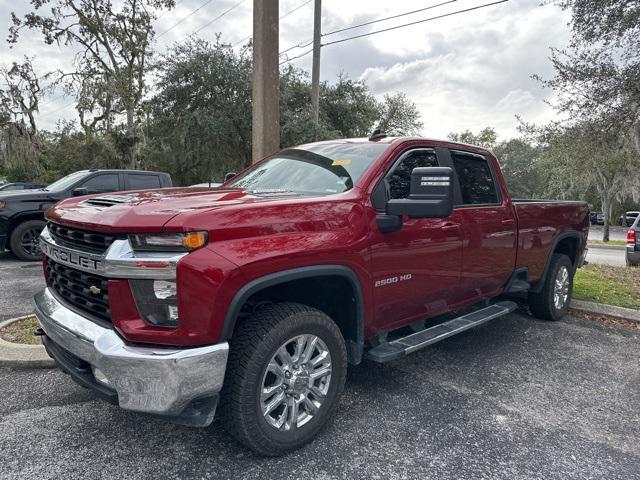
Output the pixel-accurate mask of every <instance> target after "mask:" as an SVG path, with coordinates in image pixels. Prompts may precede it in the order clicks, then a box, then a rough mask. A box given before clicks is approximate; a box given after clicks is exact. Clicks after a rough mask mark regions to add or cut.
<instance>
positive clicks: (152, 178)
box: [128, 173, 161, 190]
mask: <svg viewBox="0 0 640 480" xmlns="http://www.w3.org/2000/svg"><path fill="white" fill-rule="evenodd" d="M128 180H129V190H147V189H150V188H160V186H161V185H160V178H159V177H158V176H157V175H144V174H137V173H134V174H130V175H128Z"/></svg>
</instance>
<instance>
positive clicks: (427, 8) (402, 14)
mask: <svg viewBox="0 0 640 480" xmlns="http://www.w3.org/2000/svg"><path fill="white" fill-rule="evenodd" d="M457 1H458V0H447V1H446V2H441V3H438V4H436V5H430V6H428V7H424V8H419V9H417V10H412V11H410V12H404V13H399V14H397V15H392V16H390V17H384V18H378V19H376V20H371V21H370V22H365V23H360V24H358V25H353V26H351V27H345V28H341V29H339V30H333V31H331V32H328V33H323V34H322V36H323V37H328V36H329V35H333V34H336V33H340V32H346V31H347V30H353V29H356V28H360V27H365V26H367V25H372V24H374V23H379V22H385V21H387V20H392V19H394V18H400V17H404V16H407V15H411V14H414V13H418V12H424V11H425V10H431V9H433V8H437V7H441V6H442V5H447V4H449V3H454V2H457ZM312 43H313V40H309V41H307V42H304V43H298V44H296V45H292V46H291V47H289V48H287V49H286V50H283V51H282V52H280V55H282V54H284V53H287V52H289V51H291V50H294V49H296V48H305V47H308V46H309V45H311V44H312Z"/></svg>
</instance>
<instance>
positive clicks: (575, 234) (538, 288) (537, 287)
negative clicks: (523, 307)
mask: <svg viewBox="0 0 640 480" xmlns="http://www.w3.org/2000/svg"><path fill="white" fill-rule="evenodd" d="M567 238H572V239H575V240H576V242H577V244H578V251H577V252H576V262H575V263H574V268H575V266H576V264H577V262H578V261H579V259H580V252H582V250H583V249H584V246H583V245H582V241H581V240H580V234H579V233H578V232H577V231H576V230H570V231H567V232H564V233H561V234H560V235H558V236H557V237H556V238H555V239H554V240H553V245H551V249H550V250H549V255H548V256H547V261H546V263H545V265H544V271H543V272H542V276H541V277H540V279H539V280H538V281H537V282H536V283H535V284H534V285H532V287H531V289H529V291H530V292H533V293H539V292H540V291H541V290H542V286H543V285H544V282H545V280H546V278H547V274H548V273H549V267H550V266H551V257H552V256H553V253H554V252H555V251H556V248H557V247H558V244H559V243H560V242H561V241H563V240H566V239H567Z"/></svg>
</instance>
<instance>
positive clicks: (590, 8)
mask: <svg viewBox="0 0 640 480" xmlns="http://www.w3.org/2000/svg"><path fill="white" fill-rule="evenodd" d="M549 3H554V4H556V5H558V6H560V7H561V8H562V9H565V10H570V11H571V14H572V17H571V23H570V26H571V30H572V38H571V42H570V45H569V48H568V49H566V50H558V49H552V55H551V61H552V62H553V66H554V68H555V72H556V74H555V76H554V77H553V78H551V79H542V78H541V77H539V76H535V78H537V79H538V80H540V81H541V82H542V83H543V85H545V86H547V87H549V88H552V89H553V90H554V91H555V92H556V93H557V94H558V102H557V104H556V107H557V109H558V110H559V112H561V113H563V114H565V115H566V116H568V118H569V120H570V121H583V120H587V121H590V122H597V123H599V124H601V125H602V126H603V127H604V128H606V129H608V130H611V131H621V132H622V131H624V132H627V131H629V132H630V133H631V138H633V140H634V144H635V147H636V150H637V151H638V152H640V3H639V2H638V1H636V0H624V1H621V0H598V1H594V0H552V1H549Z"/></svg>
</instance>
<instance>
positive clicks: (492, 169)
mask: <svg viewBox="0 0 640 480" xmlns="http://www.w3.org/2000/svg"><path fill="white" fill-rule="evenodd" d="M450 153H451V162H452V165H453V168H454V172H455V176H456V178H457V180H458V182H457V187H458V188H457V189H456V192H455V202H456V205H455V208H454V212H456V213H457V214H458V215H459V218H460V222H461V225H462V242H463V247H462V272H461V278H460V285H461V288H462V289H463V291H464V296H465V297H466V298H467V299H468V300H473V299H480V298H487V297H491V296H494V295H495V294H497V293H499V292H500V291H501V289H502V287H503V286H504V284H505V283H506V282H507V281H508V280H509V278H510V276H511V274H512V273H513V269H514V266H515V260H516V241H517V235H516V233H517V232H516V229H517V225H516V218H515V211H514V208H513V205H512V204H511V201H510V200H509V199H508V198H503V197H505V196H503V195H502V193H501V191H500V188H499V182H498V179H497V175H496V168H497V162H495V160H494V159H492V158H487V157H485V156H483V155H479V154H476V153H472V152H465V151H458V150H451V151H450Z"/></svg>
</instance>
